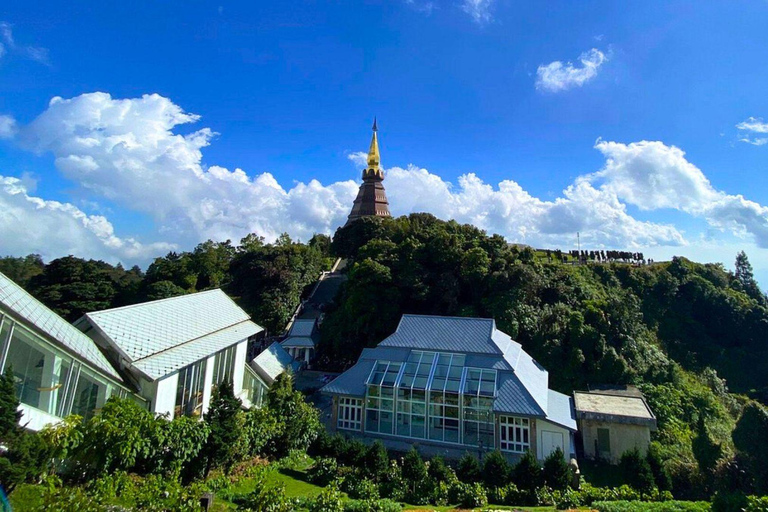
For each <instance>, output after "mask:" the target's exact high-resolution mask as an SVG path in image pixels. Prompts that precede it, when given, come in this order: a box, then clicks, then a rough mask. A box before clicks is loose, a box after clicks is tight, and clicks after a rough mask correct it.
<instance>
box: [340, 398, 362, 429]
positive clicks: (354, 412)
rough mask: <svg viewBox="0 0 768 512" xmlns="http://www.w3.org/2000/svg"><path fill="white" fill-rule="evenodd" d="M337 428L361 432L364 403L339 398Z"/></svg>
mask: <svg viewBox="0 0 768 512" xmlns="http://www.w3.org/2000/svg"><path fill="white" fill-rule="evenodd" d="M337 412H338V419H337V421H336V426H337V427H338V428H341V429H344V430H360V426H361V422H362V418H363V401H362V400H360V399H359V398H347V397H341V398H339V408H338V411H337Z"/></svg>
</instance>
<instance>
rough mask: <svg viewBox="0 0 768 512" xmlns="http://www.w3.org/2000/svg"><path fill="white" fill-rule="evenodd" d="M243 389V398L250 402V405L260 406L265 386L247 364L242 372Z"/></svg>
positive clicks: (265, 390) (265, 389)
mask: <svg viewBox="0 0 768 512" xmlns="http://www.w3.org/2000/svg"><path fill="white" fill-rule="evenodd" d="M243 390H244V391H245V398H247V399H248V401H249V402H251V406H252V407H261V404H262V402H263V401H264V395H266V392H267V387H266V386H265V385H264V383H263V382H262V380H261V379H260V378H259V377H258V375H256V372H254V371H253V369H251V367H250V366H248V365H245V371H244V372H243Z"/></svg>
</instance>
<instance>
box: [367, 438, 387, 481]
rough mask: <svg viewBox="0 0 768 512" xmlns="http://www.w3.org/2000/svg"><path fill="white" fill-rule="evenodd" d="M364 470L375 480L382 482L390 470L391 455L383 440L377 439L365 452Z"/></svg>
mask: <svg viewBox="0 0 768 512" xmlns="http://www.w3.org/2000/svg"><path fill="white" fill-rule="evenodd" d="M363 470H364V472H365V474H366V475H367V476H368V478H370V479H371V480H373V481H374V482H380V481H381V480H382V479H383V478H384V476H385V475H386V473H387V471H388V470H389V455H388V454H387V449H386V448H385V447H384V445H383V444H382V442H381V441H375V442H374V443H373V444H372V445H371V446H369V447H368V450H367V451H366V453H365V458H364V464H363Z"/></svg>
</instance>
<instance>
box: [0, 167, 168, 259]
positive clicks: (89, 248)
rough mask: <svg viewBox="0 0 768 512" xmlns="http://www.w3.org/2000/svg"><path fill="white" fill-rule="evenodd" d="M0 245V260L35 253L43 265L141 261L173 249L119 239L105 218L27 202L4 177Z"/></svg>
mask: <svg viewBox="0 0 768 512" xmlns="http://www.w3.org/2000/svg"><path fill="white" fill-rule="evenodd" d="M0 239H2V240H3V245H2V251H3V254H2V255H3V256H4V255H6V254H28V253H37V254H40V255H42V256H43V257H44V258H45V259H52V258H58V257H61V256H67V255H69V254H73V255H77V256H81V257H86V258H98V259H105V260H108V261H112V262H117V261H120V260H133V261H135V260H147V259H149V258H151V257H154V256H157V255H159V254H162V253H164V252H167V251H169V250H171V249H174V248H175V246H174V245H171V244H165V243H156V244H150V245H142V244H141V243H139V242H137V241H136V240H135V239H132V238H119V237H117V236H115V232H114V228H113V226H112V224H111V223H110V222H109V221H108V220H107V219H106V218H105V217H103V216H100V215H87V214H86V213H84V212H83V211H82V210H80V209H79V208H77V207H75V206H73V205H72V204H68V203H60V202H58V201H46V200H43V199H41V198H39V197H34V196H30V195H29V193H28V190H27V188H26V187H25V186H24V183H23V182H22V180H20V179H18V178H11V177H5V176H0Z"/></svg>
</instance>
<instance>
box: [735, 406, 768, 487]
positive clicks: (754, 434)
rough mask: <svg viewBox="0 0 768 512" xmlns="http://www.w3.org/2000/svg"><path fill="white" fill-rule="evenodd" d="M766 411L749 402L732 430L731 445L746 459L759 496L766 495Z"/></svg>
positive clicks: (767, 483)
mask: <svg viewBox="0 0 768 512" xmlns="http://www.w3.org/2000/svg"><path fill="white" fill-rule="evenodd" d="M766 439H768V411H766V409H765V407H763V406H762V405H760V404H758V403H756V402H750V403H749V404H748V405H747V406H746V407H745V408H744V412H743V413H742V414H741V417H740V418H739V421H738V422H737V423H736V428H735V429H734V430H733V444H734V445H735V446H736V449H737V450H739V452H740V453H741V455H742V456H743V457H744V458H745V459H746V461H747V464H748V466H749V469H750V474H751V476H752V479H753V481H754V486H755V489H756V490H757V491H758V493H760V494H766V493H768V466H766V463H765V461H766V460H768V445H767V444H766V443H765V440H766Z"/></svg>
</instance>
